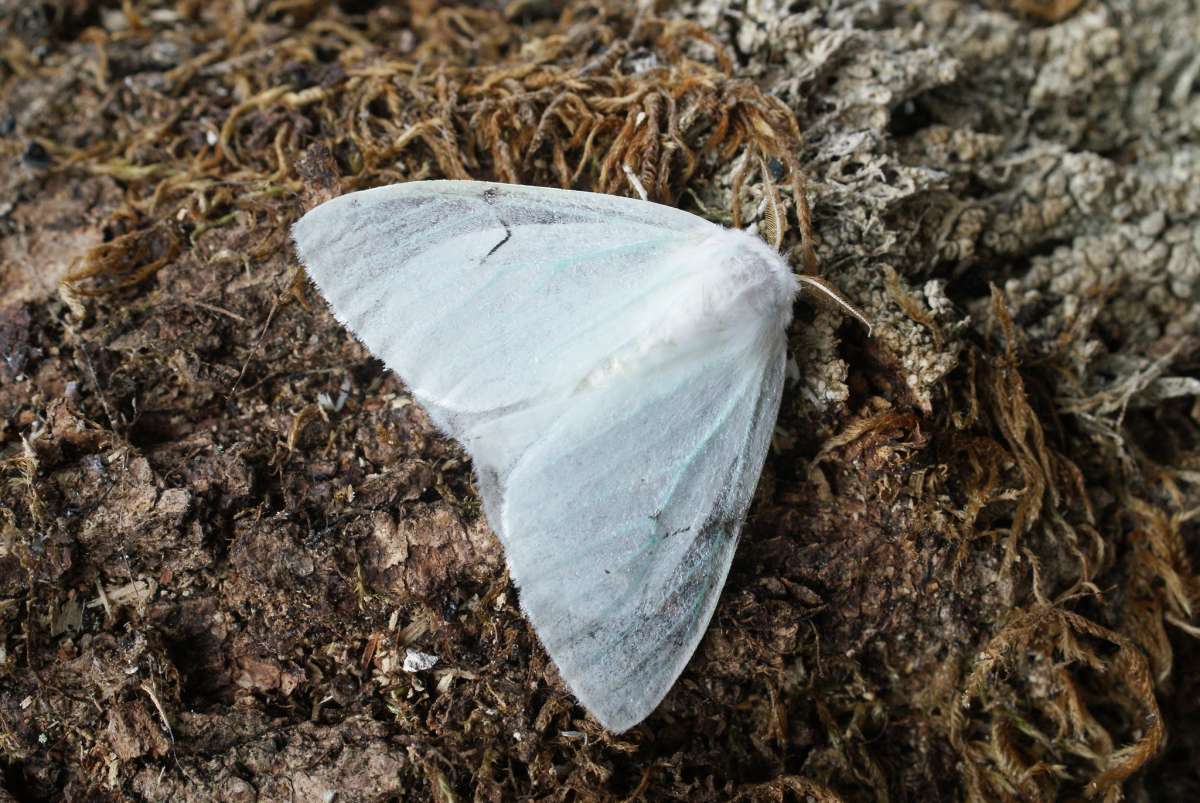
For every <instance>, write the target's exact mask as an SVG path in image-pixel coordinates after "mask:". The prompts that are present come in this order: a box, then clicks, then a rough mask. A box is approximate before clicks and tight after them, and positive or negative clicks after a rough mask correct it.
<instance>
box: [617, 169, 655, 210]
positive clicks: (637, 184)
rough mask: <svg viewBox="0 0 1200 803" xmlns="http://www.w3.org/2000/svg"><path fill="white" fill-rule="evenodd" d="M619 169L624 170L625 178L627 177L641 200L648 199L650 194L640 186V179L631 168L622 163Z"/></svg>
mask: <svg viewBox="0 0 1200 803" xmlns="http://www.w3.org/2000/svg"><path fill="white" fill-rule="evenodd" d="M621 169H622V170H624V171H625V178H627V179H629V183H630V184H632V185H633V189H634V191H635V192H637V194H638V195H640V196H641V198H642V200H643V201H649V200H650V196H649V195H647V194H646V188H645V187H643V186H642V181H641V179H639V178H638V177H637V176H636V175H635V174H634V172H633V168H631V167H630V166H629V165H627V164H624V163H622V164H621Z"/></svg>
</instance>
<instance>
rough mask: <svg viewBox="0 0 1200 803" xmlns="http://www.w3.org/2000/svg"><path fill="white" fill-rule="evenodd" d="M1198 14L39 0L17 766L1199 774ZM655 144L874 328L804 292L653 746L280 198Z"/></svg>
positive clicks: (711, 782) (22, 74)
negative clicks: (601, 702)
mask: <svg viewBox="0 0 1200 803" xmlns="http://www.w3.org/2000/svg"><path fill="white" fill-rule="evenodd" d="M1197 25H1200V17H1198V15H1197V12H1196V11H1195V10H1194V9H1191V8H1188V7H1186V4H1183V5H1181V4H1163V3H1156V2H1149V3H1133V2H1127V1H1126V0H1113V2H1110V3H1105V4H1100V3H1079V2H1075V1H1074V0H1060V1H1059V2H1050V3H1034V2H1025V1H1024V0H1022V2H1020V3H993V4H984V5H983V6H966V5H960V4H945V3H930V4H916V5H912V4H893V3H882V4H870V3H858V4H837V3H817V4H814V5H812V6H805V7H804V8H798V7H797V4H792V3H783V2H775V0H764V1H763V2H760V3H747V4H735V5H734V6H729V5H728V4H719V3H714V2H711V1H710V0H689V1H687V2H681V3H678V4H673V5H667V4H655V3H642V4H637V6H636V7H634V5H633V4H626V3H616V2H607V1H606V0H593V1H592V2H582V1H572V2H559V1H558V0H554V1H552V2H542V1H541V0H529V1H526V0H517V2H512V3H508V4H507V5H505V6H504V7H502V8H501V7H498V6H496V5H493V4H486V3H475V4H462V5H457V4H456V5H442V4H437V3H430V2H425V1H424V0H421V1H420V2H414V3H411V4H408V5H407V6H399V5H394V4H377V3H371V2H366V3H351V2H343V3H333V4H331V3H323V2H316V0H273V1H267V0H262V1H260V0H219V1H218V2H213V3H200V2H195V0H179V2H173V3H167V2H160V1H159V0H128V2H122V3H120V4H91V3H81V2H67V1H66V0H63V1H61V2H46V3H34V4H29V3H19V2H15V1H14V0H10V2H7V3H4V2H0V156H2V157H3V158H4V160H5V163H6V164H7V165H8V166H9V169H8V170H6V171H4V173H3V175H0V260H3V264H4V266H5V270H4V271H3V272H0V750H2V751H3V752H2V756H3V761H4V767H5V772H4V774H3V776H2V777H0V792H7V793H8V795H10V796H12V797H14V798H16V799H19V800H51V799H89V800H123V799H145V800H167V799H172V800H199V799H211V798H214V797H223V798H230V799H237V800H242V799H246V800H250V799H256V800H295V799H318V798H320V799H330V798H331V797H332V796H335V795H336V797H337V798H338V799H339V800H363V801H374V800H395V799H403V800H437V801H452V800H459V799H474V800H488V801H493V800H495V801H499V800H511V799H525V798H532V797H539V798H542V797H546V798H552V799H580V800H600V799H605V800H607V799H627V800H682V799H686V800H725V799H737V800H746V801H751V800H764V801H765V800H789V799H813V800H822V801H826V800H827V801H833V800H859V799H868V800H870V799H873V800H929V799H964V800H973V801H991V800H1053V799H1066V798H1084V799H1095V800H1103V801H1116V800H1121V799H1124V798H1126V797H1131V798H1136V799H1163V800H1173V799H1192V798H1195V797H1197V796H1198V795H1200V775H1197V771H1196V767H1195V761H1194V755H1195V754H1196V753H1197V751H1200V728H1197V727H1196V725H1195V722H1196V721H1198V719H1200V708H1198V707H1197V702H1196V701H1197V700H1198V699H1200V694H1198V693H1197V692H1198V688H1197V683H1200V681H1198V680H1197V678H1200V672H1198V671H1197V667H1200V641H1198V640H1200V615H1198V613H1197V606H1198V605H1200V578H1198V576H1197V573H1196V569H1195V561H1196V560H1197V559H1198V557H1200V556H1198V550H1200V536H1198V530H1197V519H1198V517H1197V515H1196V514H1197V511H1198V510H1200V402H1198V401H1197V398H1198V395H1197V390H1198V389H1200V361H1198V360H1197V354H1198V353H1200V352H1198V349H1197V334H1196V333H1197V332H1198V331H1200V304H1197V303H1196V302H1197V300H1200V267H1198V266H1200V240H1198V239H1197V237H1196V231H1198V230H1200V196H1198V195H1197V194H1196V189H1195V188H1196V187H1198V186H1200V152H1198V151H1197V150H1196V148H1195V145H1194V139H1195V137H1194V134H1195V127H1194V121H1195V109H1196V103H1197V96H1196V92H1195V80H1194V78H1195V74H1196V70H1195V64H1196V62H1195V59H1194V55H1193V50H1194V42H1193V41H1192V39H1193V38H1194V36H1192V34H1191V33H1190V32H1194V31H1195V30H1196V26H1197ZM985 33H986V35H985ZM627 171H628V173H631V174H632V175H633V176H634V177H635V178H636V179H637V180H638V181H639V182H640V183H641V184H642V185H644V187H645V188H646V190H647V192H648V193H649V195H650V197H651V199H652V200H655V201H659V202H662V203H669V204H672V205H677V206H681V207H683V208H687V209H690V210H692V211H695V212H696V213H697V214H701V215H704V216H706V217H708V218H710V219H713V220H716V221H720V222H723V223H725V224H727V225H733V226H753V227H755V229H756V230H757V231H758V232H760V233H761V234H762V235H763V236H764V237H765V238H766V239H767V240H768V241H770V242H771V243H772V244H774V245H776V246H777V247H779V248H780V249H781V251H783V252H784V253H785V254H787V255H788V256H789V258H790V260H791V262H792V264H793V265H794V266H795V267H796V269H797V270H798V271H802V272H806V273H816V274H820V275H821V276H823V277H824V279H825V280H826V281H827V282H829V283H830V284H831V285H833V286H836V287H839V288H841V289H842V290H843V291H844V292H845V293H846V295H847V297H848V299H849V300H850V301H852V302H853V303H854V304H856V305H858V306H860V307H862V308H863V309H864V310H865V311H866V314H867V316H868V317H869V319H870V320H871V322H872V324H873V325H874V335H873V336H872V337H867V336H866V333H865V332H864V331H863V330H861V329H858V328H856V327H854V326H850V325H848V326H844V327H843V326H841V323H842V318H841V317H840V314H839V313H837V312H836V311H833V310H829V309H824V308H822V307H820V306H819V305H807V304H805V303H803V301H802V303H801V304H800V305H798V307H797V320H796V322H795V324H794V327H793V331H792V333H791V344H792V354H793V356H794V359H795V361H796V363H797V365H796V367H797V368H798V371H797V372H796V373H797V374H798V376H799V379H798V381H797V382H795V383H794V384H792V385H789V387H788V388H787V390H786V391H785V400H784V407H783V410H782V412H781V415H780V420H779V426H778V429H777V432H776V437H775V440H774V444H773V449H772V452H771V454H770V456H769V458H768V463H767V468H766V470H765V471H764V475H763V478H762V481H761V483H760V488H759V490H758V495H757V497H756V501H755V505H754V507H753V510H752V514H751V518H750V521H749V522H748V523H747V526H746V531H745V533H744V536H743V543H742V545H741V546H740V548H739V551H738V554H737V557H736V559H735V563H734V566H733V569H732V572H731V575H730V578H729V581H728V584H727V586H726V589H725V592H724V594H723V596H722V599H721V602H720V604H719V607H718V609H717V612H716V615H715V616H714V619H713V623H712V626H711V628H710V630H709V632H708V634H707V635H706V637H705V639H704V641H703V642H702V644H701V646H700V648H699V650H698V651H697V655H696V657H695V658H694V659H693V660H692V662H691V664H690V665H689V668H688V669H687V670H686V671H685V672H684V674H683V675H682V676H681V678H680V680H679V681H678V683H677V684H676V687H675V688H674V689H673V690H672V692H671V693H670V694H669V695H668V696H667V698H666V699H665V700H664V702H663V704H662V706H660V708H659V710H658V711H657V712H656V713H655V714H654V715H652V716H651V717H650V718H649V719H648V720H646V722H645V723H643V724H642V725H640V726H639V727H637V728H635V729H634V730H632V731H631V732H629V733H627V734H623V735H621V736H614V735H612V734H608V733H605V732H604V731H603V730H602V729H600V728H599V727H598V726H597V725H596V723H594V722H593V721H591V720H590V719H588V718H587V716H586V715H585V714H584V713H583V711H582V709H581V708H580V707H579V706H577V705H576V704H575V703H574V701H573V699H572V698H571V696H570V695H569V694H568V693H567V692H566V690H565V688H564V686H563V684H562V682H561V680H560V679H559V678H558V677H557V674H556V670H555V668H554V666H553V664H552V663H551V662H550V661H549V660H548V659H547V657H546V656H545V654H544V653H543V652H542V650H541V648H540V646H539V645H538V643H537V640H536V637H535V636H534V635H533V633H532V631H531V630H530V628H529V626H528V624H527V623H526V622H525V620H524V618H523V617H522V616H521V614H520V607H519V602H518V598H517V592H516V591H515V590H514V589H513V587H512V585H511V583H510V582H509V579H508V578H507V576H506V575H505V573H504V569H503V558H502V555H501V552H500V547H499V545H498V544H497V542H496V540H495V538H494V536H493V535H492V534H491V533H490V531H489V530H488V529H487V526H486V522H485V521H484V519H483V516H482V515H481V511H480V510H479V502H478V498H477V496H476V495H475V493H474V490H473V484H472V483H473V480H472V475H471V469H470V465H469V463H468V462H467V461H466V460H465V458H464V456H463V454H462V453H461V452H460V451H459V450H457V449H456V448H455V447H454V445H453V444H452V443H450V442H447V441H446V440H445V439H443V438H441V437H440V436H439V435H438V434H437V433H436V431H435V430H434V428H433V427H432V425H431V424H430V422H429V420H428V418H427V417H426V416H425V414H424V412H423V411H422V410H421V409H420V408H419V407H418V406H417V405H415V404H414V403H413V401H412V399H411V397H409V396H408V394H407V393H406V391H405V389H404V387H403V386H402V385H401V384H400V383H399V382H398V381H397V380H396V379H395V378H394V377H392V376H391V375H390V374H388V373H387V372H386V371H385V370H384V368H383V366H382V365H381V364H380V363H379V362H378V361H377V360H374V359H372V358H371V357H370V355H369V354H367V353H366V352H365V351H364V350H363V349H362V348H361V347H360V346H359V345H358V344H356V343H355V342H354V341H353V339H352V338H351V337H350V336H349V335H348V334H347V333H346V332H345V331H344V330H343V329H342V328H341V327H339V326H338V325H337V323H336V321H334V320H333V319H332V317H331V316H330V315H329V314H328V312H327V311H326V310H325V309H324V307H323V305H322V304H321V303H320V302H319V300H318V299H317V297H316V296H315V295H314V294H313V293H312V292H311V290H309V289H308V287H307V285H306V283H305V279H304V274H303V272H302V270H300V269H299V268H298V266H297V264H296V262H295V257H294V255H293V253H292V251H291V246H290V241H289V236H288V231H289V226H290V225H291V223H292V222H294V221H295V220H296V219H297V218H298V217H299V216H300V215H301V214H302V213H303V212H304V211H305V210H306V209H308V208H310V207H311V206H312V205H314V204H315V203H318V202H320V201H322V200H325V199H327V198H329V197H333V196H335V195H337V194H340V193H343V192H349V191H353V190H358V189H364V188H367V187H372V186H378V185H383V184H388V183H392V182H396V181H409V180H417V179H424V178H439V177H445V178H474V179H490V180H500V181H509V182H519V183H526V184H539V185H546V186H560V187H571V188H576V189H585V190H592V191H599V192H610V193H619V194H632V193H633V189H632V186H631V182H630V181H629V179H628V177H627ZM3 796H4V795H3V794H0V797H3Z"/></svg>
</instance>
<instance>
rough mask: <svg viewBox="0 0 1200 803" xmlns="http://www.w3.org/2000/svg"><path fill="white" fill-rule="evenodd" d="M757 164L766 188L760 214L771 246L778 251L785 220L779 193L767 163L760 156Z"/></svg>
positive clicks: (781, 242)
mask: <svg viewBox="0 0 1200 803" xmlns="http://www.w3.org/2000/svg"><path fill="white" fill-rule="evenodd" d="M758 166H759V169H760V170H761V171H762V177H763V184H764V186H765V188H766V192H764V193H763V204H764V208H763V210H762V216H763V220H764V221H765V222H766V224H767V229H768V230H769V231H770V233H771V246H772V247H774V249H775V250H776V251H778V250H779V246H780V245H782V244H783V235H784V233H785V232H786V231H787V229H786V226H787V222H786V219H785V218H784V216H783V214H782V213H781V212H780V209H779V193H778V192H776V191H775V182H774V181H772V180H771V171H770V170H768V169H767V163H766V162H764V161H763V158H762V157H761V156H760V157H758Z"/></svg>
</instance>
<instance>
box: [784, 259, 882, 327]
mask: <svg viewBox="0 0 1200 803" xmlns="http://www.w3.org/2000/svg"><path fill="white" fill-rule="evenodd" d="M796 278H797V279H799V280H800V283H801V284H807V285H808V286H809V287H813V288H816V289H817V290H820V291H821V292H822V293H824V294H825V295H826V296H828V297H829V298H831V299H833V300H834V302H835V303H837V305H838V306H839V307H841V308H842V309H844V310H845V311H846V312H848V313H849V314H851V315H853V316H854V317H855V318H857V319H858V322H859V323H861V324H862V325H863V326H865V327H867V337H870V336H871V332H872V330H874V328H875V327H873V326H872V325H871V321H870V319H869V318H867V316H866V314H864V313H863V311H862V310H860V309H859V308H858V307H856V306H854V305H853V304H851V303H850V302H849V301H848V300H847V299H846V297H845V296H844V295H842V293H841V291H840V290H838V289H837V288H836V287H834V286H833V285H831V284H829V282H827V281H825V280H824V279H822V278H819V277H817V276H807V275H805V274H803V273H798V274H796Z"/></svg>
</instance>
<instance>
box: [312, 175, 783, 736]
mask: <svg viewBox="0 0 1200 803" xmlns="http://www.w3.org/2000/svg"><path fill="white" fill-rule="evenodd" d="M293 234H294V237H295V241H296V246H297V249H298V251H299V254H300V258H301V260H302V261H303V262H304V265H305V266H306V267H307V269H308V273H309V275H310V276H311V277H312V279H313V280H314V281H315V282H316V284H317V286H318V287H319V288H320V290H321V292H322V293H323V294H324V296H325V298H326V299H327V300H328V301H329V304H330V305H331V306H332V308H333V312H334V314H335V315H336V316H337V318H338V320H339V321H341V322H342V323H343V324H345V325H346V326H347V327H349V329H350V330H351V331H352V332H354V334H355V335H357V336H358V338H359V339H360V340H361V341H362V342H363V343H365V344H366V346H367V348H369V349H370V350H371V352H372V353H374V354H375V355H376V356H377V357H379V358H381V359H382V360H383V361H384V362H385V363H387V366H388V367H389V368H391V369H392V370H393V371H395V372H396V373H397V374H398V375H399V376H400V377H401V379H403V380H404V382H405V383H406V384H407V385H408V388H409V390H410V391H411V393H412V395H413V397H414V398H415V399H416V400H417V401H418V402H420V403H421V405H422V406H424V408H425V409H426V410H427V411H428V413H429V415H430V417H431V418H432V419H433V421H434V422H435V423H436V424H437V425H438V427H440V428H441V429H442V430H443V431H444V432H446V433H447V434H449V435H451V436H452V437H454V438H455V439H456V440H458V441H459V442H460V443H461V444H462V445H463V447H464V448H465V449H466V450H467V452H469V453H470V455H471V457H472V458H473V460H474V463H475V470H476V472H477V476H478V485H479V491H480V494H481V495H482V498H483V506H484V511H485V513H486V514H487V519H488V522H489V524H490V525H491V527H492V529H493V530H494V531H495V532H496V534H497V535H498V536H499V537H500V540H501V542H502V543H503V545H504V550H505V554H506V556H507V559H508V567H509V572H510V574H511V576H512V578H513V580H514V581H515V583H516V584H517V586H518V587H519V588H520V595H521V604H522V607H523V608H524V609H525V612H526V614H527V616H528V617H529V620H530V621H531V622H532V623H533V627H534V629H535V630H536V631H537V634H538V636H539V637H540V638H541V640H542V643H543V644H544V645H545V647H546V650H547V651H548V652H549V654H550V657H551V658H553V659H554V662H555V663H556V664H557V665H558V668H559V670H560V671H561V673H562V677H563V679H564V680H565V681H566V683H567V685H568V686H569V687H570V688H571V691H573V692H574V693H575V696H576V697H578V698H579V700H580V701H581V702H582V703H583V705H584V706H586V707H587V709H588V710H589V711H590V712H591V713H592V714H593V715H594V716H595V717H596V718H597V719H598V720H599V721H600V723H601V724H602V725H604V727H606V728H608V729H609V730H610V731H615V732H620V731H624V730H626V729H628V728H631V727H633V726H634V725H636V724H637V723H639V722H641V721H642V720H643V719H644V718H645V717H646V716H647V715H648V714H649V713H650V712H651V711H653V710H654V708H655V707H656V706H657V705H658V703H659V701H660V700H662V698H663V696H664V695H665V694H666V693H667V691H668V690H669V689H670V688H671V685H672V684H673V683H674V682H675V679H676V678H677V677H678V676H679V673H680V672H681V671H683V667H684V665H685V664H686V663H687V661H688V659H689V658H690V657H691V655H692V652H693V651H694V650H695V648H696V645H697V643H698V642H699V641H700V638H701V636H702V635H703V634H704V631H705V629H706V628H707V627H708V622H709V619H710V618H711V617H712V613H713V608H714V607H715V606H716V603H717V597H718V596H719V594H720V591H721V587H722V586H723V585H724V583H725V577H726V575H727V574H728V572H729V564H730V561H731V560H732V557H733V552H734V547H735V546H736V544H737V540H738V533H739V531H740V530H741V527H742V520H743V518H744V517H745V515H746V509H747V508H748V507H749V505H750V500H751V497H752V496H753V494H754V488H755V485H756V484H757V483H758V477H759V474H760V472H761V471H762V466H763V460H764V459H765V457H766V453H767V446H768V444H769V442H770V438H771V432H772V430H773V428H774V426H775V418H776V415H777V414H778V412H779V397H780V390H781V388H782V385H783V379H784V370H785V359H786V356H785V355H786V344H787V340H786V333H785V330H786V328H787V325H788V323H789V322H790V321H791V318H792V312H791V310H792V302H793V300H794V299H795V297H796V295H797V292H798V290H799V283H798V281H797V279H796V277H795V276H794V275H793V274H792V271H791V270H790V268H789V267H788V265H787V264H786V262H785V261H784V260H783V258H782V257H780V255H779V254H778V253H776V252H775V251H774V250H773V249H772V248H770V247H769V246H768V245H767V244H766V243H764V242H762V241H761V240H759V239H758V238H757V237H754V236H753V235H750V234H747V233H745V232H740V231H734V230H730V229H725V228H722V227H721V226H718V225H715V224H713V223H710V222H708V221H706V220H703V219H702V218H699V217H696V216H695V215H692V214H689V213H687V212H683V211H680V210H678V209H673V208H671V207H667V206H662V205H659V204H655V203H650V202H648V201H638V200H634V199H630V198H620V197H617V196H613V195H600V194H594V193H586V192H572V191H567V190H555V189H544V188H540V187H524V186H515V185H507V184H490V183H484V182H473V181H418V182H412V183H408V184H397V185H393V186H390V187H381V188H379V189H373V190H366V191H364V192H355V193H352V194H349V195H344V196H342V197H340V198H336V199H334V200H332V201H329V202H327V203H324V204H321V205H320V206H318V207H316V208H315V209H313V210H312V211H310V212H309V213H308V214H306V215H305V216H304V217H303V218H302V219H301V220H300V221H299V222H297V223H296V225H295V228H294V230H293Z"/></svg>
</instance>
